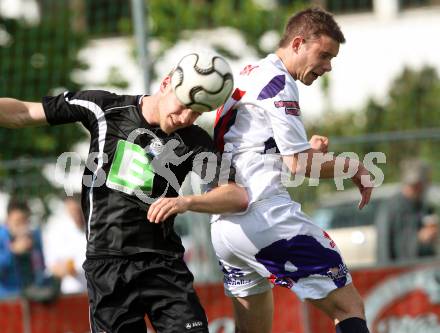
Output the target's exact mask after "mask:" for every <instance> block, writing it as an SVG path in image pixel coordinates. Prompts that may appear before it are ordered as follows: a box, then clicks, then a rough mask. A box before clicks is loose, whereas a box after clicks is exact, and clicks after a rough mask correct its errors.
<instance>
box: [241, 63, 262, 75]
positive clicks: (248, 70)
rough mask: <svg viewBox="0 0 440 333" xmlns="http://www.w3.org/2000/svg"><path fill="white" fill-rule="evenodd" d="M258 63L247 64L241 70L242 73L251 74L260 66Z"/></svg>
mask: <svg viewBox="0 0 440 333" xmlns="http://www.w3.org/2000/svg"><path fill="white" fill-rule="evenodd" d="M258 67H259V66H258V65H246V66H245V67H244V68H243V69H242V71H241V72H240V75H249V74H251V72H252V71H253V70H254V69H255V68H258Z"/></svg>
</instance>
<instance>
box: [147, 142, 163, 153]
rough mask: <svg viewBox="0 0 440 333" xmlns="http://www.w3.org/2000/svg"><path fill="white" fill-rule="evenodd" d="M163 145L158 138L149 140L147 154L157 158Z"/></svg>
mask: <svg viewBox="0 0 440 333" xmlns="http://www.w3.org/2000/svg"><path fill="white" fill-rule="evenodd" d="M163 147H164V146H163V143H162V141H161V140H160V139H159V138H154V139H152V140H151V143H150V146H149V152H150V153H151V154H152V155H153V156H157V155H159V154H160V153H162V151H163Z"/></svg>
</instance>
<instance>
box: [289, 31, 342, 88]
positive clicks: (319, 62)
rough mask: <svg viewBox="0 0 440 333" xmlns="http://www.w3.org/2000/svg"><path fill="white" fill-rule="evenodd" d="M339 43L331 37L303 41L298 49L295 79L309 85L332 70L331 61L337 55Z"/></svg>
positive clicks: (323, 36) (322, 36)
mask: <svg viewBox="0 0 440 333" xmlns="http://www.w3.org/2000/svg"><path fill="white" fill-rule="evenodd" d="M338 52H339V43H338V42H337V41H335V40H334V39H332V38H331V37H328V36H325V35H321V36H319V37H318V38H314V39H309V40H303V42H302V43H301V45H300V47H299V48H298V62H297V65H296V73H295V74H296V75H295V76H296V79H298V80H300V81H301V82H302V83H304V84H305V85H307V86H309V85H311V84H312V83H313V82H314V81H315V80H316V79H317V78H318V77H319V76H322V75H324V74H325V73H326V72H330V71H331V70H332V65H331V61H332V59H333V58H334V57H336V56H337V55H338Z"/></svg>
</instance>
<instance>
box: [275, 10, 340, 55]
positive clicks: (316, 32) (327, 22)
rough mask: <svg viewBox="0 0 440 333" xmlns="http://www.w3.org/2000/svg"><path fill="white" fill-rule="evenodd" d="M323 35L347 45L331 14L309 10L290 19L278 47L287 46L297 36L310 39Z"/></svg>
mask: <svg viewBox="0 0 440 333" xmlns="http://www.w3.org/2000/svg"><path fill="white" fill-rule="evenodd" d="M321 35H326V36H329V37H331V38H333V39H334V40H335V41H337V42H338V43H340V44H342V43H345V37H344V34H343V33H342V31H341V28H340V27H339V25H338V24H337V23H336V21H335V19H334V17H333V15H332V14H331V13H329V12H327V11H325V10H323V9H322V8H319V7H312V8H308V9H305V10H303V11H301V12H299V13H296V14H294V15H292V16H291V17H290V18H289V20H288V21H287V24H286V28H285V29H284V34H283V36H282V38H281V40H280V42H279V45H278V46H279V47H285V46H287V45H288V44H289V43H290V42H291V41H292V39H293V38H294V37H295V36H303V37H304V38H305V39H310V38H318V37H319V36H321Z"/></svg>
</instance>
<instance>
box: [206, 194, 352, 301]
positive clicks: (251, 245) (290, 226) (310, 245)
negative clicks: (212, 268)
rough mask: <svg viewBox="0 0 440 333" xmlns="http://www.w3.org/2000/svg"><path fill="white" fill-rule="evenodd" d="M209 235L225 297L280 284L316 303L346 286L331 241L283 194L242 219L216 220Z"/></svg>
mask: <svg viewBox="0 0 440 333" xmlns="http://www.w3.org/2000/svg"><path fill="white" fill-rule="evenodd" d="M211 237H212V243H213V245H214V249H215V252H216V255H217V258H218V259H219V263H220V265H221V266H222V271H223V273H224V286H225V293H226V295H227V296H230V297H246V296H250V295H255V294H259V293H263V292H265V291H266V290H269V289H270V288H272V287H273V285H281V286H284V287H287V288H289V289H291V290H292V291H294V292H295V293H296V295H297V296H298V297H299V298H300V299H302V300H303V299H306V298H309V299H320V298H324V297H326V296H327V295H328V294H329V293H330V292H331V291H332V290H335V289H336V288H341V287H343V286H345V285H347V284H349V283H351V276H350V274H349V273H348V270H347V266H346V265H345V264H344V262H343V260H342V257H341V254H340V252H339V250H338V248H337V247H336V244H335V243H334V242H333V240H332V239H331V238H330V237H329V236H328V234H327V233H326V232H325V231H324V230H322V229H321V228H319V227H318V226H316V225H315V224H313V223H312V222H311V220H310V218H309V217H308V216H307V215H305V214H304V213H302V212H301V206H300V205H299V204H298V203H296V202H293V201H292V200H290V198H287V197H284V196H277V197H272V198H270V199H267V200H264V201H260V202H256V203H253V204H252V205H251V206H250V208H249V210H248V212H247V213H246V214H245V215H229V216H221V217H219V218H218V219H217V220H216V221H215V222H213V223H212V224H211Z"/></svg>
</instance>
